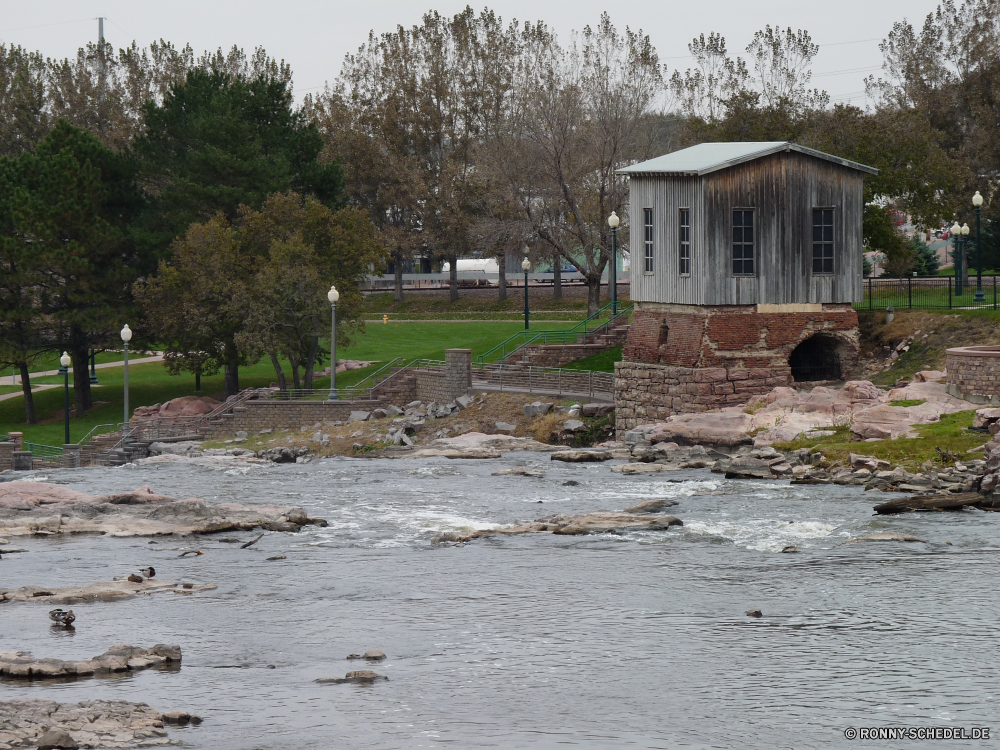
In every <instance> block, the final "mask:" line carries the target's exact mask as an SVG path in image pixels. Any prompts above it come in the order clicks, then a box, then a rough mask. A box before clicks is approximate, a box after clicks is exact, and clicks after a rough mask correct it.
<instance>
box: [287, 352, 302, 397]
mask: <svg viewBox="0 0 1000 750" xmlns="http://www.w3.org/2000/svg"><path fill="white" fill-rule="evenodd" d="M288 363H289V364H290V365H291V367H292V385H293V386H295V390H297V391H300V390H302V380H301V379H300V378H299V361H298V360H297V359H292V358H291V357H289V358H288Z"/></svg>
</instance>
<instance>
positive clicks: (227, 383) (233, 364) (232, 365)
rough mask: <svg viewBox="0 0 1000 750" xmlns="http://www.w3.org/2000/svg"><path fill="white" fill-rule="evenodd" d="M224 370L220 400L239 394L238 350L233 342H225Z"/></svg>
mask: <svg viewBox="0 0 1000 750" xmlns="http://www.w3.org/2000/svg"><path fill="white" fill-rule="evenodd" d="M225 357H226V369H225V376H224V378H223V388H222V399H223V400H226V399H228V398H229V397H230V396H235V395H236V394H237V393H239V392H240V350H239V349H237V348H236V342H235V341H227V342H226V348H225Z"/></svg>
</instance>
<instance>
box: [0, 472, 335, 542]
mask: <svg viewBox="0 0 1000 750" xmlns="http://www.w3.org/2000/svg"><path fill="white" fill-rule="evenodd" d="M310 523H323V522H322V521H321V520H320V519H314V518H309V517H308V516H307V515H306V512H305V510H303V509H302V508H299V507H294V506H288V505H268V504H262V505H239V504H237V503H218V504H212V505H209V504H208V503H206V502H205V501H204V500H200V499H198V498H189V499H187V500H177V499H175V498H172V497H167V496H165V495H158V494H156V493H154V492H153V491H152V490H151V489H150V488H149V487H148V486H147V487H140V488H138V489H137V490H134V491H132V492H125V493H119V494H114V495H102V496H94V495H86V494H84V493H82V492H77V491H75V490H71V489H70V488H68V487H61V486H59V485H55V484H47V483H45V482H22V481H17V482H0V532H2V533H3V534H4V535H5V536H7V535H9V536H24V535H29V534H36V535H46V534H81V533H82V534H88V533H89V534H107V535H108V536H157V535H161V534H180V535H186V534H210V533H213V532H217V531H239V530H246V529H254V528H265V529H268V530H272V531H298V530H299V529H300V528H301V527H302V526H304V525H306V524H310Z"/></svg>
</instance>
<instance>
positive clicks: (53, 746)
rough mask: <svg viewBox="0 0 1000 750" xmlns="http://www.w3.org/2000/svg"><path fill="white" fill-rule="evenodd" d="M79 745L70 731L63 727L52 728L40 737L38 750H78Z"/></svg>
mask: <svg viewBox="0 0 1000 750" xmlns="http://www.w3.org/2000/svg"><path fill="white" fill-rule="evenodd" d="M79 747H80V745H78V744H77V742H76V740H74V739H73V738H72V737H71V736H70V734H69V732H67V731H65V730H63V729H50V730H49V731H47V732H46V733H45V734H43V735H42V736H41V737H39V738H38V750H57V749H59V750H78V748H79Z"/></svg>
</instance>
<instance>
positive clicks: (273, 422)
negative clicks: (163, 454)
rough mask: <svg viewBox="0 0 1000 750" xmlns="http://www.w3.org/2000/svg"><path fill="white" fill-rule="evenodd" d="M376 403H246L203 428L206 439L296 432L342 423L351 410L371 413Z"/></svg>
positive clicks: (263, 401)
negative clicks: (284, 430)
mask: <svg viewBox="0 0 1000 750" xmlns="http://www.w3.org/2000/svg"><path fill="white" fill-rule="evenodd" d="M380 403H381V402H379V401H280V400H278V399H275V400H260V401H247V403H246V405H244V406H238V407H236V408H235V409H233V412H232V414H231V415H229V414H227V415H226V416H225V417H224V418H223V419H222V420H221V421H222V423H221V424H213V425H208V426H206V427H203V428H202V434H204V436H205V438H206V439H207V440H213V439H217V438H220V437H224V436H225V437H228V436H231V435H232V434H233V433H235V432H237V431H238V430H246V431H247V432H248V433H250V434H251V435H254V434H256V433H258V432H260V431H261V430H263V429H268V428H270V429H282V428H288V429H298V428H299V427H301V426H302V425H311V424H315V423H316V422H342V421H344V420H346V419H347V418H348V417H349V416H350V415H351V412H352V411H371V410H372V409H374V408H376V407H377V406H379V404H380Z"/></svg>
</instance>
